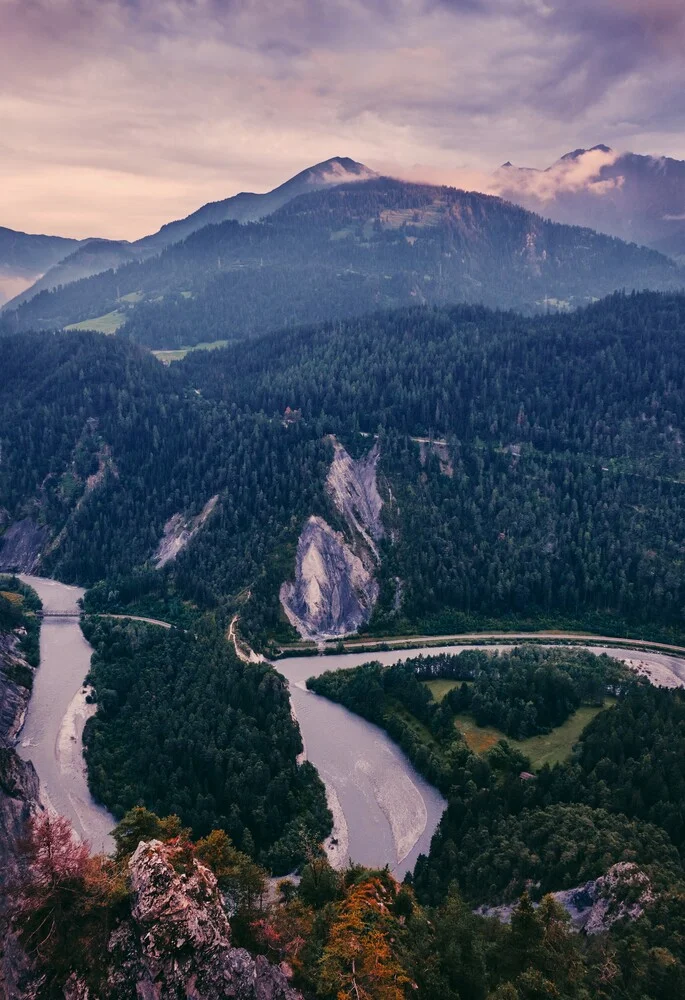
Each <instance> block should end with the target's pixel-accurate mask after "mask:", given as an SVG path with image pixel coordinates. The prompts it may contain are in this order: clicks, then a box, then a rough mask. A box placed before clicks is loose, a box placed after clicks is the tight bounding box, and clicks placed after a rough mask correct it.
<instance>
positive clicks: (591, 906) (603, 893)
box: [476, 861, 656, 934]
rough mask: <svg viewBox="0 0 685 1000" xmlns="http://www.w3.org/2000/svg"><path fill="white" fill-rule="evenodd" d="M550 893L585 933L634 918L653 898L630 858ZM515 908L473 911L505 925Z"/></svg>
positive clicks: (638, 915) (646, 878) (573, 922)
mask: <svg viewBox="0 0 685 1000" xmlns="http://www.w3.org/2000/svg"><path fill="white" fill-rule="evenodd" d="M552 895H553V896H554V898H555V899H556V900H557V902H558V903H561V905H562V906H563V907H564V909H565V910H566V912H567V913H568V915H569V917H570V918H571V926H572V927H573V928H574V929H575V930H577V931H583V932H584V933H585V934H601V933H603V932H605V931H608V930H609V928H610V927H611V926H612V924H614V923H616V921H617V920H622V919H625V918H627V919H628V920H637V919H638V918H639V917H641V916H642V914H643V913H644V910H645V907H646V906H648V905H649V904H650V903H653V902H654V900H655V898H656V897H655V895H654V892H653V889H652V885H651V882H650V880H649V877H648V876H647V875H646V874H645V873H644V872H643V871H641V870H640V869H639V868H638V866H637V865H636V864H634V863H633V862H632V861H621V862H619V863H618V864H615V865H612V867H611V868H610V869H609V870H608V871H607V873H606V875H601V876H600V877H599V878H596V879H592V880H591V881H589V882H586V883H585V885H579V886H577V887H576V888H574V889H565V890H563V891H561V892H553V893H552ZM535 905H536V904H535ZM515 908H516V903H510V904H507V905H504V906H490V907H488V906H481V907H479V909H478V910H476V912H477V913H478V914H480V915H481V916H484V917H497V919H498V920H501V921H502V923H507V924H508V923H509V921H510V920H511V915H512V913H513V911H514V910H515Z"/></svg>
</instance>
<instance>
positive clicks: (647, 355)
mask: <svg viewBox="0 0 685 1000" xmlns="http://www.w3.org/2000/svg"><path fill="white" fill-rule="evenodd" d="M684 319H685V300H683V299H682V298H680V297H678V296H662V295H656V294H643V295H631V296H615V297H613V298H610V299H608V300H606V301H603V302H601V303H599V304H597V305H595V306H592V307H590V308H588V309H587V310H585V311H584V312H580V313H574V314H572V315H562V316H559V315H556V316H546V317H539V318H537V319H530V318H529V319H526V318H522V317H520V316H517V315H515V314H511V313H499V312H489V311H487V310H484V309H482V308H480V307H454V308H451V309H415V310H409V311H399V312H393V313H381V314H377V315H375V316H372V317H371V318H366V319H363V320H354V321H351V322H349V323H338V324H332V325H327V326H323V327H314V328H306V329H302V330H297V331H291V332H284V333H282V334H278V335H269V336H267V337H264V338H262V339H257V340H255V341H252V342H250V343H244V344H241V345H239V346H238V345H237V346H234V347H230V348H227V349H225V350H219V351H214V352H211V353H210V352H195V353H193V354H190V355H188V356H187V358H186V359H185V360H184V361H182V362H178V363H174V364H172V365H171V366H170V367H167V368H165V367H162V366H161V365H160V364H159V363H158V362H157V361H156V360H155V359H154V358H152V357H151V356H150V355H148V354H147V353H145V352H144V351H142V350H141V349H140V348H138V347H135V346H133V345H131V344H130V343H128V342H127V341H125V340H122V339H120V338H118V337H113V338H104V337H102V336H100V335H95V334H88V333H73V332H72V333H68V334H54V333H43V334H25V335H20V336H17V337H10V338H5V339H3V340H1V341H0V353H1V354H2V361H3V370H4V371H5V372H6V373H7V376H8V377H7V378H6V379H5V381H4V383H3V387H2V389H0V414H1V416H2V453H3V455H4V456H5V460H4V461H3V463H2V466H0V503H1V504H2V506H3V508H4V509H5V510H6V511H7V514H6V515H5V518H6V520H7V519H9V520H15V519H20V518H22V517H28V518H30V519H32V520H33V521H35V522H37V523H38V524H40V525H43V526H45V527H46V529H48V531H49V532H50V534H51V536H52V537H53V538H55V539H57V540H58V541H57V543H56V544H51V545H50V546H48V548H47V550H46V552H45V555H44V558H43V564H42V565H43V567H44V570H45V571H46V572H56V573H58V574H59V575H60V577H61V578H62V579H64V580H65V581H73V582H79V583H81V584H87V585H91V586H92V585H94V584H98V583H99V581H104V580H106V581H107V584H106V585H103V586H102V587H98V588H97V590H96V594H95V598H94V603H93V605H92V607H94V608H95V607H98V606H99V607H100V608H101V609H102V608H103V607H104V606H105V605H107V604H108V602H109V605H108V606H110V607H113V606H114V605H115V604H117V606H118V605H120V604H121V603H122V602H124V603H125V602H126V600H131V599H132V597H133V595H135V597H136V599H142V598H143V597H145V598H146V599H147V600H149V601H150V602H153V601H168V600H170V599H171V596H170V595H173V594H176V595H178V596H179V597H180V598H181V599H189V600H191V601H193V602H195V603H197V604H198V605H199V606H200V607H204V608H210V607H214V608H217V607H218V608H224V609H227V610H230V609H236V608H239V609H240V613H241V622H242V628H243V630H244V631H245V633H246V634H247V635H248V636H249V637H250V638H251V639H252V641H253V642H255V643H257V644H258V645H259V644H262V645H263V644H264V643H266V642H267V641H268V640H269V639H275V640H276V641H283V640H287V639H289V638H293V637H294V633H293V632H292V630H291V629H290V627H289V626H288V625H287V623H286V622H285V620H284V618H283V616H282V612H281V610H280V606H279V602H278V588H279V586H280V583H281V582H282V581H283V580H284V579H287V578H288V575H289V574H290V573H291V572H292V565H293V560H294V552H295V545H296V541H297V538H298V535H299V532H300V530H301V527H302V524H303V523H304V520H305V519H306V517H307V516H309V515H310V514H316V513H319V514H323V515H325V516H327V517H329V518H330V519H334V517H335V513H334V512H332V511H331V505H330V502H329V501H328V499H327V497H326V494H325V488H324V487H325V478H326V473H327V469H328V465H329V463H330V461H331V457H332V448H331V444H330V442H329V441H328V440H327V435H329V434H331V433H334V434H336V435H337V436H338V437H339V439H340V440H341V441H343V443H344V444H345V445H346V446H347V448H348V449H349V451H350V453H351V454H353V455H358V454H362V453H363V452H364V451H366V450H368V449H369V448H370V446H371V444H372V437H371V436H372V435H378V440H379V445H380V451H381V460H380V465H379V474H380V475H379V481H380V490H381V494H382V496H383V498H384V501H385V504H384V510H383V519H384V522H385V524H386V527H387V531H386V540H385V541H384V542H383V543H382V559H381V568H380V571H379V575H380V583H381V594H380V599H379V602H378V606H377V608H376V612H375V615H374V617H373V618H372V620H371V622H370V624H369V630H370V631H371V632H372V633H375V634H392V633H394V634H402V633H411V632H434V633H440V632H443V633H444V632H450V631H460V630H470V629H477V628H479V627H483V626H493V625H496V623H497V622H500V623H507V624H508V625H510V626H514V627H517V626H519V627H522V626H525V627H529V626H530V627H540V626H541V625H550V626H554V627H558V626H564V625H565V626H580V627H585V628H590V629H592V630H593V631H596V632H599V633H604V634H615V635H620V634H633V635H637V636H640V637H645V638H647V637H651V638H666V639H669V638H671V639H673V638H676V637H677V636H678V635H679V634H682V608H683V607H684V606H685V593H684V592H683V574H682V572H681V566H682V558H683V544H684V543H685V541H684V539H683V529H682V525H683V523H685V520H684V517H683V515H684V513H685V508H684V504H685V488H684V486H683V482H684V481H685V480H684V479H683V472H684V456H683V440H682V434H681V428H682V426H683V410H684V408H685V395H684V392H683V385H685V351H684V348H683V339H682V335H681V330H682V325H683V320H684ZM288 406H290V407H291V408H292V409H293V410H296V411H300V414H301V416H300V419H299V420H297V421H295V422H288V423H287V424H286V423H285V422H284V421H283V413H284V411H285V410H286V408H287V407H288ZM363 435H367V436H366V437H364V436H363ZM412 437H425V438H427V439H429V440H428V442H427V443H423V444H421V443H417V442H414V441H412V440H411V438H412ZM431 441H437V442H439V444H436V445H433V444H432V443H431ZM214 496H216V497H217V504H216V508H215V510H214V513H213V514H212V516H211V517H210V518H209V519H208V521H207V524H206V525H205V527H204V528H203V529H202V531H200V532H199V533H198V534H197V536H196V538H194V540H193V542H192V544H191V545H190V546H188V547H187V549H185V550H184V551H182V552H181V553H180V554H179V556H178V558H177V559H176V560H175V562H173V563H171V564H168V565H167V566H166V568H165V569H164V570H163V571H162V572H157V571H154V570H153V569H152V566H153V557H154V554H155V551H156V548H157V545H158V543H159V541H160V539H161V538H162V535H163V530H164V525H165V523H166V522H167V520H168V519H169V518H170V517H172V516H173V515H174V514H182V515H183V516H185V517H191V516H193V515H197V514H198V513H199V512H200V511H201V510H202V509H203V507H204V505H205V504H206V503H207V502H208V501H209V500H210V499H211V498H212V497H214ZM398 579H399V580H400V581H401V593H400V595H399V597H400V599H399V600H398V594H397V583H396V581H397V580H398ZM103 602H104V603H103Z"/></svg>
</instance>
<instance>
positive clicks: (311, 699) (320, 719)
mask: <svg viewBox="0 0 685 1000" xmlns="http://www.w3.org/2000/svg"><path fill="white" fill-rule="evenodd" d="M510 647H511V644H507V645H506V646H504V645H503V646H501V647H499V646H498V647H493V646H487V647H485V646H484V647H483V648H488V649H493V648H501V649H505V648H510ZM473 648H474V647H473V645H471V644H469V646H441V647H432V648H423V649H412V650H406V649H405V650H396V649H395V650H386V651H382V652H373V653H341V654H339V655H336V656H303V657H296V658H292V659H284V660H279V661H278V662H277V663H276V664H275V667H276V669H277V670H278V671H279V672H280V673H281V674H283V675H284V676H285V677H286V678H287V680H288V682H289V684H290V696H291V699H292V703H293V708H294V710H295V713H296V715H297V719H298V722H299V724H300V730H301V732H302V739H303V741H304V744H305V751H306V755H307V758H308V759H309V760H311V762H312V763H313V764H315V765H316V767H317V769H318V771H319V774H320V775H321V778H322V779H323V781H324V782H325V784H326V788H327V791H328V794H329V804H330V805H331V807H332V809H333V812H334V815H335V817H336V831H334V833H335V836H336V839H337V840H338V845H337V847H336V848H335V850H334V851H333V852H331V851H330V850H329V856H331V855H333V857H332V858H331V859H332V861H333V863H334V864H335V863H336V861H338V862H340V863H342V864H344V863H345V862H346V861H347V858H348V857H351V858H352V860H353V861H358V862H360V863H361V864H365V865H372V866H374V865H384V864H389V865H390V868H391V869H392V870H393V871H394V872H395V874H396V875H397V876H398V877H401V876H403V875H404V874H405V872H407V871H409V870H410V869H412V868H413V867H414V864H415V863H416V859H417V857H418V855H419V854H421V853H423V854H427V853H428V850H429V848H430V842H431V838H432V836H433V834H434V832H435V829H436V827H437V825H438V823H439V822H440V817H441V815H442V812H443V809H444V807H445V802H444V800H443V798H442V796H441V795H440V794H439V792H437V791H436V789H435V788H433V787H432V786H431V785H429V784H428V783H427V782H426V781H425V780H424V779H423V778H422V777H421V776H420V775H419V774H418V773H417V772H416V770H415V769H414V768H413V767H412V765H411V764H410V763H409V761H408V760H407V758H406V757H405V756H404V754H403V753H402V751H401V750H400V749H399V748H398V747H397V746H396V745H395V744H394V743H392V741H391V740H390V739H389V738H388V736H387V735H386V734H385V733H384V732H383V731H382V730H380V729H378V728H377V727H376V726H373V725H371V724H370V723H368V722H365V721H364V720H363V719H360V718H359V716H357V715H354V714H352V713H351V712H348V711H347V709H345V708H343V707H342V706H340V705H336V704H334V703H333V702H330V701H328V700H327V699H325V698H321V697H320V696H319V695H316V694H314V693H313V692H311V691H307V688H306V680H307V678H308V677H318V676H319V674H322V673H324V672H325V671H326V670H340V669H341V668H349V667H356V666H359V665H360V664H361V663H367V662H368V661H369V660H378V661H380V662H381V663H384V664H391V663H397V662H398V660H403V659H406V658H407V657H410V656H420V655H422V654H423V655H430V654H436V653H459V652H460V651H461V650H462V649H473ZM588 648H589V649H591V651H592V652H593V653H597V654H600V653H608V654H609V656H612V657H614V658H615V659H619V660H625V661H626V663H627V664H628V666H630V667H631V668H632V669H634V670H636V671H638V672H640V673H642V674H644V675H646V676H649V677H650V678H651V680H652V681H653V682H654V683H656V684H661V685H664V686H668V687H681V686H683V685H684V684H685V660H683V659H679V658H678V657H674V656H668V655H666V654H661V653H645V652H639V651H637V650H635V649H629V648H626V649H620V648H612V647H604V646H588ZM336 853H337V855H338V857H337V858H336V857H335V854H336Z"/></svg>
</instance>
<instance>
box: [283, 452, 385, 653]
mask: <svg viewBox="0 0 685 1000" xmlns="http://www.w3.org/2000/svg"><path fill="white" fill-rule="evenodd" d="M333 449H334V453H333V461H332V463H331V467H330V469H329V472H328V477H327V480H326V490H327V493H328V495H329V497H330V498H331V501H332V503H333V505H334V506H335V508H336V510H337V511H338V513H339V514H340V515H341V516H342V519H343V521H344V523H345V532H344V533H343V532H341V531H335V530H334V529H333V528H332V527H331V526H330V524H328V522H327V521H325V520H324V518H322V517H316V516H312V517H310V518H309V519H308V520H307V522H306V524H305V526H304V528H303V530H302V534H301V535H300V538H299V542H298V546H297V555H296V559H295V579H294V580H291V581H288V582H286V583H284V584H283V585H282V586H281V591H280V599H281V604H282V605H283V608H284V610H285V613H286V615H287V616H288V620H289V621H290V623H291V624H292V625H293V627H294V628H296V629H297V631H298V632H299V634H300V635H301V636H302V638H303V639H308V640H314V641H322V640H324V639H333V638H339V637H342V636H345V635H350V634H351V633H353V632H356V631H357V630H358V629H359V628H360V626H361V625H363V624H365V623H366V622H367V621H368V620H369V618H370V617H371V614H372V612H373V609H374V606H375V604H376V601H377V600H378V582H377V580H376V578H375V574H376V570H377V567H378V565H379V563H380V554H379V550H378V545H377V542H378V541H379V540H380V539H381V538H382V537H383V523H382V521H381V510H382V507H383V500H382V498H381V495H380V493H379V490H378V482H377V476H376V467H377V464H378V459H379V457H380V451H379V448H378V444H375V445H374V447H373V448H372V449H371V451H370V452H369V453H368V454H367V455H365V456H364V457H363V458H360V459H358V460H356V461H355V460H354V459H353V458H352V457H351V456H350V455H349V454H348V453H347V451H346V450H345V449H344V448H343V446H342V445H341V444H340V443H339V442H337V441H335V440H334V439H333Z"/></svg>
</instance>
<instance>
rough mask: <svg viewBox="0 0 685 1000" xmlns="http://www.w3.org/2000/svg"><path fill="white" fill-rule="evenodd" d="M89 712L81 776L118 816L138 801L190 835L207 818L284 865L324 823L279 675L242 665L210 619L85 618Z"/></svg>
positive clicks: (317, 786)
mask: <svg viewBox="0 0 685 1000" xmlns="http://www.w3.org/2000/svg"><path fill="white" fill-rule="evenodd" d="M83 628H84V634H85V635H86V637H87V639H88V641H89V642H90V643H91V644H92V645H93V647H94V650H95V652H94V655H93V660H92V664H91V673H90V679H91V681H92V683H93V684H94V686H95V690H96V692H97V702H98V708H99V711H98V714H97V715H96V716H95V717H94V718H93V719H91V720H90V722H89V723H88V728H87V730H86V734H85V756H86V761H87V764H88V775H89V784H90V787H91V790H92V791H93V794H94V795H95V797H96V798H97V799H98V801H100V802H104V803H105V805H107V806H108V808H109V809H110V810H111V811H112V812H113V813H114V815H115V816H117V817H119V818H120V817H121V816H123V814H124V812H125V811H126V810H127V809H130V808H132V807H133V806H135V805H137V804H138V803H140V802H144V803H145V804H146V805H147V806H149V807H150V808H152V809H154V810H156V811H157V812H159V813H164V814H166V813H174V814H176V815H177V816H179V817H180V818H181V820H182V822H183V823H184V824H186V825H187V826H189V827H191V829H192V830H193V831H194V833H195V834H196V835H197V836H204V835H206V834H208V833H209V832H210V830H212V829H213V828H215V827H219V828H221V829H223V830H226V831H228V833H229V834H230V836H231V837H232V839H233V841H234V843H236V844H237V845H238V846H240V847H242V849H243V851H245V852H247V853H248V854H249V855H251V856H259V857H260V858H261V859H262V860H263V861H264V863H265V864H267V865H268V867H269V868H270V869H274V870H275V871H276V872H280V873H285V872H288V871H292V869H293V868H294V867H295V866H296V865H298V864H300V863H301V862H302V861H303V860H304V858H305V857H306V855H307V851H308V850H312V849H314V848H315V846H316V845H317V844H319V843H320V842H321V841H322V840H323V839H324V837H325V836H326V835H327V834H328V832H329V829H330V823H331V818H330V814H329V813H328V809H327V807H326V798H325V793H324V788H323V784H322V782H321V781H320V779H319V776H318V774H317V773H316V771H315V769H314V768H313V767H312V765H311V764H308V763H305V764H303V765H302V766H301V767H300V766H298V765H297V763H296V759H297V755H298V754H299V753H300V752H301V750H302V740H301V737H300V733H299V729H298V727H297V724H296V723H295V722H294V720H293V719H292V717H291V714H290V701H289V698H288V692H287V688H286V685H285V681H284V680H283V678H282V677H280V676H279V675H278V674H276V672H275V671H274V670H273V669H272V668H271V667H270V666H269V665H267V664H259V665H255V664H250V665H249V666H246V665H245V664H244V663H241V662H240V661H239V660H238V659H237V657H236V656H235V654H234V652H233V650H232V648H231V647H229V645H228V643H226V641H225V638H224V635H223V633H222V632H221V631H220V630H219V629H217V627H216V625H215V623H214V622H212V621H211V620H209V619H208V620H205V621H202V620H200V619H198V618H196V619H195V620H194V622H193V629H194V631H193V632H192V633H191V632H181V631H180V630H171V631H166V630H165V629H161V628H159V627H156V626H154V625H145V624H142V623H140V622H134V621H129V622H121V621H113V620H108V619H104V618H103V619H98V618H95V619H91V618H88V619H86V621H85V623H84V626H83Z"/></svg>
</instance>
